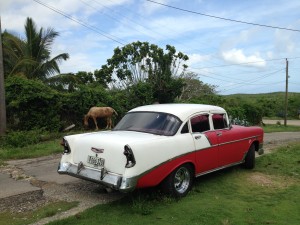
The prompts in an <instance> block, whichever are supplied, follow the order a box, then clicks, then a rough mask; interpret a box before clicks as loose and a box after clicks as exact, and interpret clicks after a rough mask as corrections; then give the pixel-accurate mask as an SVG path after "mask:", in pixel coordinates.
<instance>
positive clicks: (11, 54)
mask: <svg viewBox="0 0 300 225" xmlns="http://www.w3.org/2000/svg"><path fill="white" fill-rule="evenodd" d="M58 35H59V34H58V32H56V31H54V29H53V28H47V29H46V30H44V29H43V28H40V29H39V30H38V29H37V27H36V24H35V23H34V21H33V20H32V19H31V18H27V20H26V22H25V38H24V39H21V38H19V37H17V36H15V35H13V34H10V33H8V32H4V34H3V54H4V58H5V61H4V67H5V76H6V77H8V76H12V75H19V76H24V77H27V78H29V79H39V80H42V81H45V80H46V79H47V78H48V77H49V76H51V75H53V74H55V73H60V70H59V66H58V64H59V63H60V62H61V61H62V60H67V59H68V58H69V55H68V54H67V53H62V54H59V55H57V56H55V57H53V58H50V55H51V45H52V44H53V42H54V39H55V38H56V37H57V36H58Z"/></svg>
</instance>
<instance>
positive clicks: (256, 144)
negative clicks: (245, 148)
mask: <svg viewBox="0 0 300 225" xmlns="http://www.w3.org/2000/svg"><path fill="white" fill-rule="evenodd" d="M252 145H254V147H255V151H256V152H257V151H258V149H259V142H258V141H254V142H253V143H252Z"/></svg>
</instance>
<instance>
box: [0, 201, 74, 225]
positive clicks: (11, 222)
mask: <svg viewBox="0 0 300 225" xmlns="http://www.w3.org/2000/svg"><path fill="white" fill-rule="evenodd" d="M77 205H78V203H77V202H63V201H59V202H53V203H49V204H47V205H46V206H44V207H42V208H40V209H38V210H35V211H29V212H18V213H11V212H3V213H0V224H7V225H26V224H32V223H35V222H37V221H39V220H41V219H42V218H45V217H50V216H54V215H55V214H57V213H60V212H64V211H67V210H69V209H71V208H73V207H76V206H77Z"/></svg>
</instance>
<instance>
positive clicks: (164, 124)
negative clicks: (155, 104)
mask: <svg viewBox="0 0 300 225" xmlns="http://www.w3.org/2000/svg"><path fill="white" fill-rule="evenodd" d="M180 125H181V121H180V120H179V119H178V118H177V117H175V116H173V115H171V114H167V113H159V112H132V113H127V114H126V115H125V116H124V117H123V118H122V120H121V121H120V122H119V123H118V124H117V126H115V128H114V129H113V130H126V131H138V132H145V133H151V134H158V135H166V136H172V135H174V134H175V133H176V132H177V130H178V128H179V127H180Z"/></svg>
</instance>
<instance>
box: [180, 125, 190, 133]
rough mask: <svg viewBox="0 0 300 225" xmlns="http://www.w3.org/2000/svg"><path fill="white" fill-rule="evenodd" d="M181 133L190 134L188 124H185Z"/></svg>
mask: <svg viewBox="0 0 300 225" xmlns="http://www.w3.org/2000/svg"><path fill="white" fill-rule="evenodd" d="M181 133H182V134H186V133H189V126H188V123H185V124H184V126H183V127H182V129H181Z"/></svg>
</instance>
